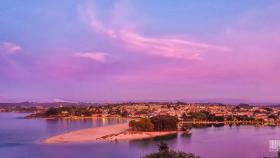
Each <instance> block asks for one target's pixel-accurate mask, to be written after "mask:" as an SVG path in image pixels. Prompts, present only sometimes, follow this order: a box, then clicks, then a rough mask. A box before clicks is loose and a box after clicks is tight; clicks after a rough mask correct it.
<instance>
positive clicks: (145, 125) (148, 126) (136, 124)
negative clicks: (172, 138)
mask: <svg viewBox="0 0 280 158" xmlns="http://www.w3.org/2000/svg"><path fill="white" fill-rule="evenodd" d="M177 124H178V119H177V117H174V116H163V115H159V116H155V117H151V118H141V119H140V120H139V121H135V120H132V121H130V122H129V127H130V129H131V130H133V131H172V130H177Z"/></svg>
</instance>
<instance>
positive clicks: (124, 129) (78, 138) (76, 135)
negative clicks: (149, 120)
mask: <svg viewBox="0 0 280 158" xmlns="http://www.w3.org/2000/svg"><path fill="white" fill-rule="evenodd" d="M128 128H129V127H128V123H125V124H118V125H110V126H104V127H97V128H91V129H83V130H77V131H72V132H68V133H64V134H61V135H57V136H53V137H49V138H47V139H45V140H44V141H43V143H44V144H57V143H82V142H111V141H128V140H141V139H148V138H154V137H160V136H166V135H170V134H175V133H177V131H164V132H131V131H128Z"/></svg>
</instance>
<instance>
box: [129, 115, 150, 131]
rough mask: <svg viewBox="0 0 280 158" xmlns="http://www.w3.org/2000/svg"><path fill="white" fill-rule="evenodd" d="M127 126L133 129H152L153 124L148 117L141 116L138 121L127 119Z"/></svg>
mask: <svg viewBox="0 0 280 158" xmlns="http://www.w3.org/2000/svg"><path fill="white" fill-rule="evenodd" d="M129 127H130V129H131V130H133V131H153V130H154V124H153V123H152V122H151V120H150V119H149V118H141V119H140V120H139V121H135V120H131V121H129Z"/></svg>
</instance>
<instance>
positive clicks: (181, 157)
mask: <svg viewBox="0 0 280 158" xmlns="http://www.w3.org/2000/svg"><path fill="white" fill-rule="evenodd" d="M158 150H159V151H158V152H154V153H151V154H147V155H145V156H144V157H142V158H199V157H198V156H195V155H194V154H192V153H184V152H176V151H173V150H169V147H168V145H167V144H166V143H163V142H161V143H160V144H159V146H158Z"/></svg>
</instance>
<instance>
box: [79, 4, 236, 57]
mask: <svg viewBox="0 0 280 158" xmlns="http://www.w3.org/2000/svg"><path fill="white" fill-rule="evenodd" d="M118 8H119V7H118ZM121 9H124V7H121ZM113 13H114V16H113V17H112V19H110V20H109V21H116V20H115V19H114V17H118V16H116V14H119V13H122V14H124V11H119V10H117V11H114V12H113ZM79 14H80V16H81V18H82V19H83V20H84V21H85V22H86V23H87V24H88V25H89V26H90V27H91V28H92V30H93V31H94V32H96V33H99V34H102V35H105V36H106V37H108V38H110V39H112V40H117V41H118V42H120V44H122V46H123V47H124V48H125V49H127V50H129V51H133V52H138V53H144V54H146V55H155V56H161V57H166V58H176V59H188V60H202V59H203V57H202V54H203V53H206V52H217V51H218V52H224V51H230V50H231V49H230V48H227V47H224V46H216V45H211V44H207V43H203V42H196V41H194V40H190V39H183V38H178V37H152V36H147V35H144V34H141V33H139V31H135V30H132V29H127V28H128V27H126V26H124V27H122V28H119V27H114V25H113V24H111V23H109V24H105V23H104V22H103V21H101V20H100V19H99V18H98V11H97V9H94V8H92V7H91V6H87V5H85V6H80V7H79ZM108 26H110V27H108Z"/></svg>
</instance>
